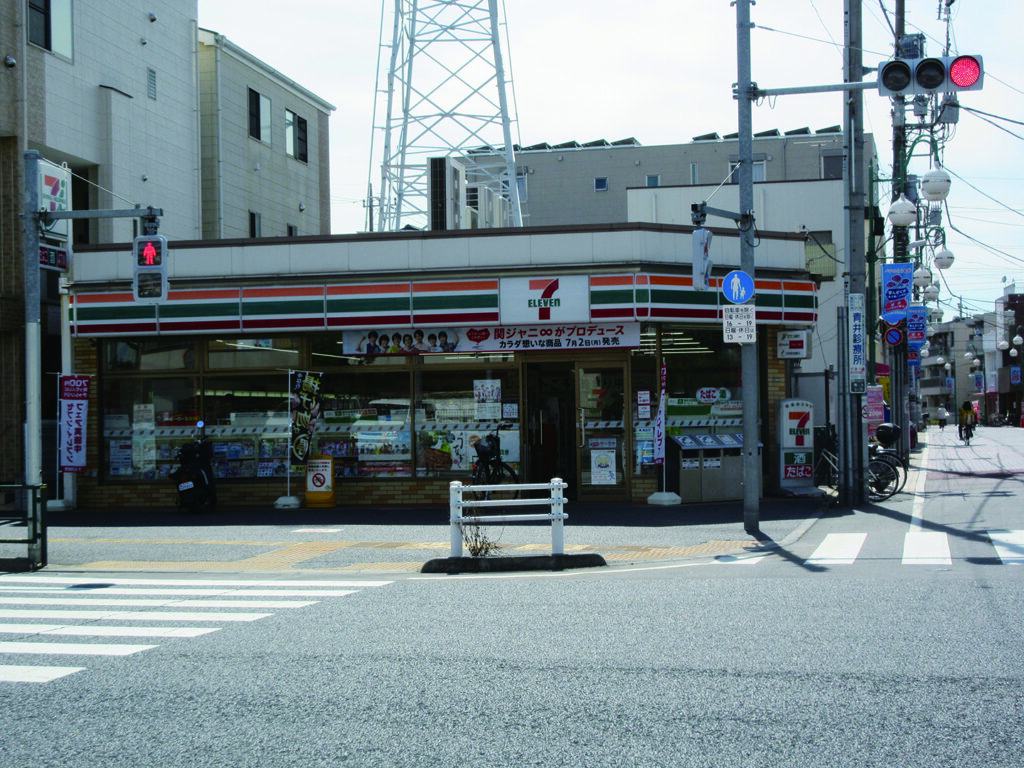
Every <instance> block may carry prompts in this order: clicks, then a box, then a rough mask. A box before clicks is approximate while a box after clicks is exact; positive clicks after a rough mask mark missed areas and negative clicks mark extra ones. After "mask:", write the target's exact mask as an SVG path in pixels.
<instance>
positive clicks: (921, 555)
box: [903, 530, 953, 565]
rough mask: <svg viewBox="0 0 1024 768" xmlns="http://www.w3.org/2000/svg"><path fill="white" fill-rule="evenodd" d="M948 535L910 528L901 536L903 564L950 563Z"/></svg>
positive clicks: (951, 561)
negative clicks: (908, 531)
mask: <svg viewBox="0 0 1024 768" xmlns="http://www.w3.org/2000/svg"><path fill="white" fill-rule="evenodd" d="M952 563H953V560H952V558H951V557H950V555H949V537H948V536H947V535H946V534H944V533H941V532H938V531H914V530H911V531H910V533H908V534H907V535H906V536H904V537H903V565H952Z"/></svg>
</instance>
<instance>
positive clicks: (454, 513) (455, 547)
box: [448, 480, 462, 557]
mask: <svg viewBox="0 0 1024 768" xmlns="http://www.w3.org/2000/svg"><path fill="white" fill-rule="evenodd" d="M448 506H449V509H450V511H449V515H448V519H449V527H450V530H449V535H450V537H451V556H452V557H462V523H461V522H456V521H457V520H459V519H460V518H461V517H462V483H460V482H459V481H458V480H453V481H452V482H450V483H449V484H448Z"/></svg>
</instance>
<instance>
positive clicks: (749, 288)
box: [722, 269, 754, 304]
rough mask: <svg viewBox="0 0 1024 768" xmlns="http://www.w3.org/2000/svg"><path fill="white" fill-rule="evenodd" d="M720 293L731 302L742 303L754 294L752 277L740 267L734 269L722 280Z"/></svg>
mask: <svg viewBox="0 0 1024 768" xmlns="http://www.w3.org/2000/svg"><path fill="white" fill-rule="evenodd" d="M722 295H723V296H725V299H726V301H731V302H732V303H733V304H743V303H745V302H747V301H749V300H750V299H751V298H753V296H754V278H752V277H751V276H750V275H748V274H747V273H746V272H744V271H743V270H742V269H734V270H733V271H732V272H730V273H729V274H728V275H726V276H725V279H724V280H722Z"/></svg>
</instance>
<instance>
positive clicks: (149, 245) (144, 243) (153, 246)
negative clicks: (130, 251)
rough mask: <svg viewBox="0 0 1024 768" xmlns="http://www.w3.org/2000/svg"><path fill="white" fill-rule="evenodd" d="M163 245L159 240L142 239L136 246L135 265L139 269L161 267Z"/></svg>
mask: <svg viewBox="0 0 1024 768" xmlns="http://www.w3.org/2000/svg"><path fill="white" fill-rule="evenodd" d="M163 250H164V248H163V243H162V242H160V241H159V240H151V239H149V238H143V239H141V240H140V241H139V243H138V245H137V246H136V250H135V254H136V258H135V263H136V264H138V265H139V266H140V267H159V266H162V265H163V261H164V258H163V256H164V253H163Z"/></svg>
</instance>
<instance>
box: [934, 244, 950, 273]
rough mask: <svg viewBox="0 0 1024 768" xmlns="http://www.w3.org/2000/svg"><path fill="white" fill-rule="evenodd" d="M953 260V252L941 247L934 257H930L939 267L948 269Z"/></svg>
mask: <svg viewBox="0 0 1024 768" xmlns="http://www.w3.org/2000/svg"><path fill="white" fill-rule="evenodd" d="M953 261H954V258H953V252H952V251H951V250H949V249H948V248H943V249H942V250H941V251H939V252H938V253H936V254H935V256H934V258H932V264H934V265H935V266H936V267H938V268H939V269H949V268H950V267H951V266H953Z"/></svg>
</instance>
